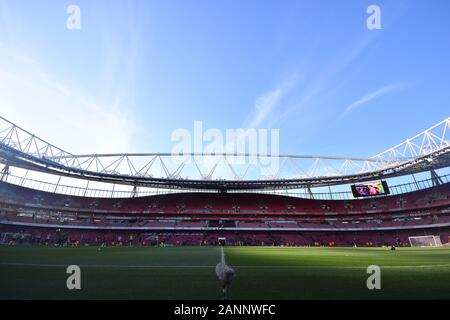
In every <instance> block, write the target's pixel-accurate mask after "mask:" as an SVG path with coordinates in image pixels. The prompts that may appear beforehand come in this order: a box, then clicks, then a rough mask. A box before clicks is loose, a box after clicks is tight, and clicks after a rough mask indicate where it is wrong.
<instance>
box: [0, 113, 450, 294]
mask: <svg viewBox="0 0 450 320" xmlns="http://www.w3.org/2000/svg"><path fill="white" fill-rule="evenodd" d="M1 120H2V125H3V126H2V128H1V129H2V130H1V137H0V139H1V140H0V141H1V159H2V165H3V169H2V181H1V184H0V187H1V188H0V195H1V198H0V202H1V216H0V217H1V220H0V224H1V225H0V228H1V229H0V231H1V233H0V235H1V237H0V241H1V243H2V244H3V245H2V246H1V247H0V250H1V256H2V262H1V263H0V269H1V270H2V272H1V274H2V283H3V284H4V286H2V290H1V292H0V294H1V297H2V298H17V299H33V298H49V299H52V298H75V299H76V298H85V299H90V298H93V299H101V298H111V299H114V298H116V299H118V298H122V299H123V298H127V299H128V298H129V299H188V298H191V299H219V298H220V297H221V296H222V294H226V295H227V298H229V299H230V298H231V299H232V298H236V299H264V298H265V299H314V298H316V299H318V298H322V299H323V298H330V299H346V298H347V299H361V298H368V299H371V298H373V299H377V298H378V299H388V298H391V299H395V298H398V299H405V298H417V299H421V298H422V299H426V298H434V299H435V298H449V293H450V283H449V282H448V281H447V280H448V278H449V275H450V247H446V245H447V244H448V243H449V242H450V181H449V175H448V174H447V173H446V172H447V171H446V170H448V167H449V163H450V139H449V134H450V118H447V119H445V120H443V121H442V122H440V123H438V124H436V125H435V126H433V127H431V128H429V129H427V130H425V131H423V132H422V133H419V134H418V135H416V136H414V137H412V138H410V139H407V140H405V142H403V143H400V144H398V145H396V146H394V147H392V148H389V149H387V151H384V152H381V153H379V154H377V155H375V156H374V157H372V158H367V159H362V158H361V159H352V158H338V157H336V158H331V157H328V158H321V157H314V158H313V159H311V158H312V157H307V156H291V155H283V156H277V157H276V159H277V160H279V159H278V158H281V161H282V162H286V161H291V162H294V163H295V164H296V166H295V167H296V168H300V166H302V165H304V162H305V161H307V162H309V161H312V162H313V163H315V164H316V166H315V167H314V168H313V169H312V171H313V172H316V173H317V175H315V176H313V175H308V176H306V177H300V176H299V177H298V178H295V179H287V178H284V177H283V175H284V174H288V172H291V171H290V170H288V169H287V166H284V170H278V174H279V176H278V177H274V178H273V179H270V180H269V179H263V177H259V178H257V179H252V180H247V179H243V178H242V177H241V178H237V179H233V180H224V179H215V178H214V173H215V170H218V169H217V168H218V167H219V164H222V165H224V164H225V165H227V166H229V169H230V171H231V172H236V171H238V167H240V166H241V165H240V162H237V161H236V163H237V164H236V165H235V166H234V167H233V166H232V165H231V164H230V162H229V161H226V159H227V157H228V156H235V155H227V154H220V155H215V154H203V155H201V154H200V155H198V154H177V155H170V154H169V155H167V154H92V155H74V154H72V153H69V152H67V151H64V150H62V149H59V148H58V147H56V146H54V145H52V144H50V143H47V142H46V141H45V140H43V139H41V138H39V137H37V136H35V135H32V134H30V133H29V132H28V131H26V130H25V129H22V128H21V127H19V126H18V125H16V124H14V123H12V122H10V121H8V120H7V119H5V118H1ZM236 156H237V157H244V158H249V157H252V156H254V157H256V158H258V159H259V158H260V157H261V158H264V157H268V155H249V154H243V155H236ZM172 157H183V158H184V160H183V162H182V164H181V165H179V167H178V168H177V169H176V170H175V173H176V172H178V176H177V174H174V173H173V172H170V171H169V169H167V171H166V172H167V173H168V175H167V176H166V177H161V178H160V177H158V178H156V177H154V176H153V175H152V174H151V173H150V172H151V170H152V165H153V164H154V163H155V162H156V160H159V161H160V163H161V164H162V165H163V166H164V167H165V168H167V167H170V165H169V163H173V162H175V161H174V160H173V159H171V158H172ZM200 157H208V158H212V159H213V160H214V166H213V169H214V170H212V171H211V172H210V175H209V176H208V177H204V178H203V179H194V178H181V174H183V172H182V170H183V169H184V170H186V172H192V170H189V165H188V163H194V164H197V161H196V160H195V159H196V158H200ZM224 159H225V160H224ZM331 161H332V162H333V165H332V168H334V170H332V169H331V165H330V162H331ZM166 163H167V164H166ZM255 163H257V164H258V163H259V164H260V163H263V160H261V161H258V162H255ZM254 166H255V165H254ZM185 167H186V168H185ZM197 168H198V173H197V174H199V175H201V174H202V173H203V172H204V171H202V170H201V169H200V166H197ZM336 168H337V169H336ZM16 171H17V172H21V173H22V174H21V175H15V174H13V172H16ZM219 171H221V172H223V170H219ZM260 171H261V170H260ZM285 171H286V172H285ZM32 173H35V174H39V175H40V176H43V177H46V176H52V178H53V180H55V177H56V178H57V180H56V183H52V182H49V181H50V180H51V179H49V178H47V179H45V180H35V179H31V178H29V176H30V175H31V174H32ZM306 174H308V172H306ZM419 177H420V178H419ZM62 178H66V180H67V178H70V179H71V180H70V181H72V182H73V183H75V184H72V185H65V184H63V183H61V180H62ZM80 180H82V181H83V180H85V181H86V182H85V183H84V184H82V185H83V187H81V186H80V184H79V181H80ZM91 181H101V183H102V184H106V185H110V188H109V189H106V188H105V189H91V188H90V187H89V185H90V182H91ZM391 181H399V182H398V183H397V184H394V182H391ZM400 182H401V183H400ZM77 183H78V185H79V186H76V184H77ZM116 185H120V186H122V187H123V186H125V188H128V191H124V190H123V188H122V190H120V191H119V190H117V189H116V188H118V187H116ZM342 186H344V190H345V189H347V191H333V190H341V189H342ZM324 187H325V190H327V191H328V192H316V190H323V188H324ZM332 188H333V189H332ZM155 190H156V191H155ZM164 190H165V191H164ZM152 193H154V194H152ZM220 264H222V265H220ZM70 265H77V266H79V268H81V269H82V270H83V278H84V279H85V282H86V287H83V290H80V291H76V290H75V291H69V290H67V288H66V287H65V285H66V283H65V281H64V279H65V277H66V276H67V274H66V273H65V269H66V268H67V267H68V266H70ZM369 266H378V267H379V268H380V269H381V270H382V272H383V278H382V279H383V284H384V288H383V290H381V291H380V292H377V291H376V290H375V291H371V290H368V289H367V287H366V281H365V279H366V278H367V276H368V275H367V272H368V270H367V268H368V267H369ZM220 267H224V268H225V269H223V270H222V269H221V270H222V275H221V271H220V270H219V269H220ZM215 268H216V271H215ZM57 271H60V272H57ZM228 273H229V274H228ZM216 276H217V277H218V278H219V279H217V278H216ZM235 277H236V280H234V278H235ZM233 280H234V281H233ZM231 282H233V285H232V286H231ZM221 285H223V286H224V288H225V289H228V290H224V291H223V292H222V291H221V290H220V288H221ZM30 286H31V287H32V288H33V290H31V291H30V290H27V289H26V288H27V287H30ZM424 286H426V289H424Z"/></svg>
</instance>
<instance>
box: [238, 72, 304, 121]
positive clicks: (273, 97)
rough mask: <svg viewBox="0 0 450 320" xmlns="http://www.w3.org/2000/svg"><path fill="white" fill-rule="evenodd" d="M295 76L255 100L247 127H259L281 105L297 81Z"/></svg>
mask: <svg viewBox="0 0 450 320" xmlns="http://www.w3.org/2000/svg"><path fill="white" fill-rule="evenodd" d="M295 78H296V77H295V76H291V77H290V78H289V79H287V80H285V81H283V82H281V83H280V84H278V85H277V86H276V87H275V88H273V89H270V90H268V91H266V92H264V93H262V94H260V95H259V96H258V97H257V98H256V101H255V105H254V106H253V109H252V111H251V113H250V115H249V117H247V120H246V122H245V127H247V128H258V127H259V126H261V124H263V123H264V122H265V121H266V120H267V119H268V118H269V117H270V116H271V114H272V112H273V111H274V110H275V109H276V108H277V107H279V106H280V102H281V100H283V98H284V97H285V96H286V95H287V94H288V93H289V91H290V90H291V89H292V87H293V85H294V83H295Z"/></svg>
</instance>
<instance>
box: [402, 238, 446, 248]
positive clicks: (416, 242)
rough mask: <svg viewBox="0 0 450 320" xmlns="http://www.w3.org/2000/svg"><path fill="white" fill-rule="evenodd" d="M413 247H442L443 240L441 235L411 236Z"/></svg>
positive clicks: (410, 241) (410, 240)
mask: <svg viewBox="0 0 450 320" xmlns="http://www.w3.org/2000/svg"><path fill="white" fill-rule="evenodd" d="M409 243H410V244H411V247H441V246H442V242H441V238H440V237H439V236H419V237H409Z"/></svg>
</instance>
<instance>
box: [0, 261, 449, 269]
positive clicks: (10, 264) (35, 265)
mask: <svg viewBox="0 0 450 320" xmlns="http://www.w3.org/2000/svg"><path fill="white" fill-rule="evenodd" d="M0 265H2V266H17V267H58V268H59V267H64V268H65V267H67V266H68V265H70V264H49V263H20V262H0ZM79 266H80V267H82V268H214V267H215V266H212V265H211V266H209V265H114V264H84V265H83V264H81V265H79ZM444 267H450V264H434V265H433V264H432V265H417V266H380V268H382V269H386V268H389V269H396V268H398V269H401V268H444ZM233 268H247V269H275V268H283V269H366V268H367V266H283V265H281V266H280V265H279V266H260V265H259V266H233Z"/></svg>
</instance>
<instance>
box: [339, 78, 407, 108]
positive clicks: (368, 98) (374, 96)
mask: <svg viewBox="0 0 450 320" xmlns="http://www.w3.org/2000/svg"><path fill="white" fill-rule="evenodd" d="M405 86H406V84H405V83H394V84H390V85H387V86H384V87H381V88H379V89H377V90H374V91H372V92H369V93H367V94H365V95H364V96H362V97H361V98H359V99H358V100H356V101H354V102H353V103H351V104H350V105H349V106H348V107H347V108H345V110H344V112H343V113H342V116H345V115H347V114H348V113H350V112H352V111H353V110H355V109H357V108H360V107H361V106H363V105H364V104H367V103H369V102H371V101H372V100H375V99H377V98H379V97H381V96H383V95H386V94H388V93H391V92H394V91H397V90H400V89H402V88H404V87H405Z"/></svg>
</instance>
